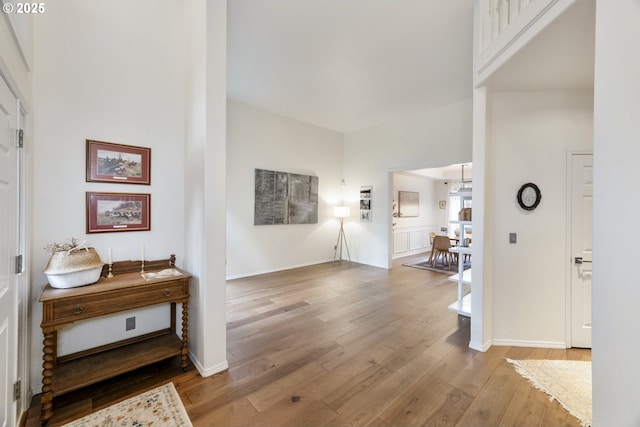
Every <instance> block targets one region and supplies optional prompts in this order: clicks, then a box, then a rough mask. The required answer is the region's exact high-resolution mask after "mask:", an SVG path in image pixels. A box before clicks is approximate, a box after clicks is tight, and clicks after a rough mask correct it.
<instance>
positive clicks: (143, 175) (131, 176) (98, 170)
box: [87, 139, 151, 185]
mask: <svg viewBox="0 0 640 427" xmlns="http://www.w3.org/2000/svg"><path fill="white" fill-rule="evenodd" d="M87 182H117V183H120V184H143V185H150V184H151V148H147V147H135V146H133V145H124V144H114V143H112V142H102V141H93V140H90V139H87Z"/></svg>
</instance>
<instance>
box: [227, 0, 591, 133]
mask: <svg viewBox="0 0 640 427" xmlns="http://www.w3.org/2000/svg"><path fill="white" fill-rule="evenodd" d="M473 3H474V0H233V1H229V2H228V74H227V79H228V82H227V88H228V89H227V90H228V96H229V98H231V99H235V100H238V101H241V102H244V103H247V104H249V105H253V106H256V107H259V108H262V109H265V110H267V111H272V112H274V113H277V114H281V115H284V116H288V117H292V118H294V119H297V120H301V121H303V122H307V123H311V124H315V125H317V126H321V127H324V128H328V129H333V130H336V131H340V132H348V131H353V130H357V129H361V128H365V127H370V126H373V125H376V124H379V123H384V122H386V121H390V120H393V119H397V118H400V117H403V116H407V115H411V114H415V113H419V112H422V111H425V110H428V109H430V108H434V107H438V106H442V105H446V104H449V103H452V102H456V101H460V100H463V99H468V98H471V96H472V85H473V82H472V70H473V64H472V58H473V54H472V39H473V16H472V15H473ZM594 11H595V1H594V0H580V1H577V2H575V3H574V4H573V5H572V6H571V7H570V8H568V10H567V11H566V12H565V13H564V14H563V15H561V16H560V17H559V18H558V19H556V20H555V21H554V22H552V23H551V24H550V25H549V26H548V27H547V28H545V31H543V32H541V33H540V34H539V35H537V36H536V37H535V38H534V39H533V40H532V41H530V42H529V43H528V44H527V45H526V46H525V47H524V48H522V49H521V50H520V51H519V52H517V53H516V54H515V55H514V56H513V57H512V58H511V59H510V60H509V61H508V62H507V63H506V64H505V65H503V66H502V67H501V68H500V69H498V70H497V71H496V72H495V73H493V74H492V76H491V77H490V78H489V80H487V81H486V82H485V84H487V85H489V86H491V87H492V88H494V89H495V90H514V89H516V90H539V89H559V88H561V89H584V88H589V87H591V88H592V87H593V76H594V72H593V64H594V38H595V37H594V27H595V24H594V21H595V19H594V16H595V13H594Z"/></svg>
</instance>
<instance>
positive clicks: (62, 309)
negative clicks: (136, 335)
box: [53, 281, 188, 323]
mask: <svg viewBox="0 0 640 427" xmlns="http://www.w3.org/2000/svg"><path fill="white" fill-rule="evenodd" d="M187 297H188V294H186V293H185V290H184V285H183V283H182V281H179V282H177V283H160V284H157V285H155V286H152V287H147V286H145V287H141V288H140V289H128V290H126V291H124V292H112V293H105V294H103V295H101V297H100V299H96V298H95V297H94V296H78V297H75V298H66V299H63V300H59V301H54V302H53V318H54V319H55V323H67V322H75V321H77V320H82V319H89V318H94V317H97V316H102V315H105V314H110V313H117V312H120V311H125V310H130V309H134V308H139V307H146V306H148V305H152V304H161V303H164V302H172V301H176V300H181V299H183V298H187Z"/></svg>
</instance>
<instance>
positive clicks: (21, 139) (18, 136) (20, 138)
mask: <svg viewBox="0 0 640 427" xmlns="http://www.w3.org/2000/svg"><path fill="white" fill-rule="evenodd" d="M16 140H17V142H18V148H23V147H24V131H23V130H22V129H18V130H17V131H16Z"/></svg>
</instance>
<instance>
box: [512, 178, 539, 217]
mask: <svg viewBox="0 0 640 427" xmlns="http://www.w3.org/2000/svg"><path fill="white" fill-rule="evenodd" d="M541 199H542V193H540V189H539V188H538V186H537V185H535V184H534V183H532V182H528V183H526V184H524V185H523V186H522V187H520V189H519V190H518V204H519V205H520V207H521V208H522V209H524V210H527V211H532V210H534V209H535V208H537V207H538V205H539V204H540V200H541Z"/></svg>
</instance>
